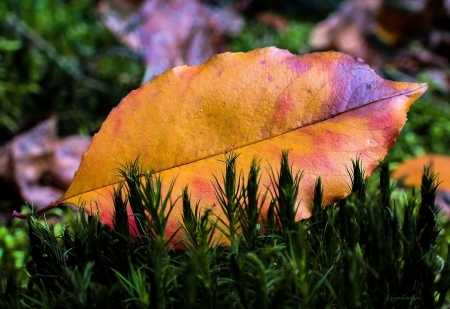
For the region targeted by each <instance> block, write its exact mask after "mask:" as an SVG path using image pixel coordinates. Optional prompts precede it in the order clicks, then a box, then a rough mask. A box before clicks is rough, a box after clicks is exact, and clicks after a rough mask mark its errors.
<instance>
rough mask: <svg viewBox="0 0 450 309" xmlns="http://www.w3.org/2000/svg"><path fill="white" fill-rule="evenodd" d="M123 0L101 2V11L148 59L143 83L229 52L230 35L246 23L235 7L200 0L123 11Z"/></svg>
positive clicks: (150, 0)
mask: <svg viewBox="0 0 450 309" xmlns="http://www.w3.org/2000/svg"><path fill="white" fill-rule="evenodd" d="M118 2H119V3H120V2H126V1H117V0H116V1H107V0H104V1H101V2H99V6H98V7H99V11H100V13H101V15H102V18H103V21H104V23H105V24H106V26H107V27H108V28H109V29H110V30H111V31H112V32H113V33H114V34H115V35H116V36H117V37H119V39H120V40H121V41H122V42H123V43H124V44H125V45H128V46H129V47H131V48H132V49H134V50H135V51H136V52H137V53H139V54H140V55H141V56H142V58H143V59H144V62H145V65H146V67H147V69H146V73H145V76H144V78H143V82H147V81H149V80H151V79H153V77H155V76H156V75H159V74H161V73H162V72H164V71H165V70H167V69H169V68H171V67H175V66H178V65H182V64H187V65H190V66H193V65H199V64H201V63H203V62H205V61H206V60H207V59H208V58H209V57H211V56H213V55H214V54H217V53H220V52H223V51H225V50H226V49H227V47H226V44H225V37H226V36H227V35H230V34H233V33H236V32H238V31H239V30H240V28H241V26H242V24H243V22H242V19H241V17H240V16H239V15H238V14H237V13H236V12H235V11H233V10H232V8H226V9H224V8H212V7H209V6H206V5H204V4H202V3H200V2H199V1H197V0H147V1H144V2H143V3H142V5H141V6H137V8H138V9H137V10H136V11H123V10H120V7H121V6H119V5H118V4H117V3H118Z"/></svg>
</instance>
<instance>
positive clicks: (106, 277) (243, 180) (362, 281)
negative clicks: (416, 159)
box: [0, 153, 450, 308]
mask: <svg viewBox="0 0 450 309" xmlns="http://www.w3.org/2000/svg"><path fill="white" fill-rule="evenodd" d="M236 157H237V156H236V155H235V154H231V155H228V156H227V157H226V158H225V170H224V174H223V177H222V179H218V178H216V182H215V186H216V193H217V196H218V200H219V202H220V204H221V205H220V207H223V208H224V210H225V211H224V213H225V214H226V216H227V219H228V220H227V221H226V222H228V223H227V224H225V221H221V219H220V218H217V217H215V216H214V215H212V214H211V212H209V211H202V208H201V201H196V202H195V204H192V202H191V200H190V196H189V189H188V188H185V189H184V190H183V192H181V196H180V198H181V199H182V203H183V215H182V218H183V219H182V220H183V222H180V223H179V224H180V229H179V230H178V231H177V232H176V233H180V232H183V233H184V235H186V237H185V238H184V239H183V241H184V246H185V247H186V248H187V250H177V249H175V248H174V247H168V246H167V244H168V242H169V239H170V236H172V235H169V239H167V237H166V235H165V233H164V232H165V223H166V222H167V214H168V213H169V212H170V209H171V207H172V205H173V201H170V199H168V198H167V197H168V196H169V195H170V192H169V194H167V195H166V196H164V195H162V194H161V186H160V181H161V180H160V178H158V176H155V175H154V174H152V173H151V172H146V171H144V170H142V169H141V167H140V166H139V163H138V161H135V162H134V163H132V164H129V165H128V166H126V167H125V169H124V170H123V171H122V173H123V176H124V177H125V179H126V183H127V186H123V185H122V186H119V188H118V189H117V191H116V193H115V219H114V227H115V229H114V230H113V229H111V228H109V227H107V226H104V225H102V224H100V223H99V221H98V218H97V217H96V216H90V217H86V216H85V214H84V212H83V211H81V213H80V215H79V217H78V219H77V220H76V221H75V222H74V224H73V225H72V226H66V227H65V228H64V229H63V231H62V232H61V233H59V236H55V233H54V232H53V227H52V226H50V225H47V224H43V223H42V222H40V221H38V220H37V219H36V217H35V215H34V214H32V213H31V214H29V215H28V226H29V233H28V235H29V236H28V237H29V240H30V247H31V256H32V261H31V262H30V263H29V264H28V265H27V270H28V272H29V275H30V278H29V279H28V280H27V281H26V282H19V281H17V280H15V276H14V274H9V275H8V276H6V277H5V278H4V279H3V281H2V285H1V288H2V289H1V290H0V292H1V294H0V295H1V297H0V306H1V307H2V308H8V307H11V308H84V307H102V308H148V307H151V308H326V307H339V308H393V307H395V308H438V307H440V306H441V305H443V304H444V303H445V301H446V299H445V297H446V294H447V292H448V290H449V289H450V285H449V283H448V282H449V278H450V268H449V257H448V256H447V257H445V256H444V257H441V256H439V255H438V252H439V250H440V249H441V246H445V245H446V244H445V243H439V242H437V236H438V233H439V227H438V224H437V212H436V210H435V209H434V206H433V205H434V197H435V193H436V183H435V176H433V175H432V174H430V171H429V170H428V169H427V170H425V172H424V178H423V181H422V188H421V191H420V192H421V194H420V196H419V195H416V194H412V195H410V196H408V198H407V199H406V200H405V199H401V198H394V197H393V196H392V190H393V187H392V185H391V183H390V181H389V165H388V164H387V163H382V164H381V166H380V172H379V184H378V190H375V191H373V192H372V191H370V190H368V189H367V185H366V182H365V181H364V179H363V175H364V172H363V170H362V167H361V164H360V162H359V161H358V160H356V161H355V162H353V165H352V168H351V170H349V174H350V179H351V188H352V192H353V193H352V194H351V195H350V196H349V197H347V198H346V199H344V200H342V201H340V202H338V203H335V204H334V205H331V206H328V207H323V205H322V196H323V189H322V185H321V180H320V178H319V179H318V180H317V183H316V187H315V191H314V201H313V205H312V207H313V208H314V212H313V216H311V217H310V218H309V219H307V220H303V221H300V222H298V221H296V220H295V209H296V203H295V198H294V197H295V194H296V192H298V190H301V174H292V169H291V167H290V165H289V161H288V157H289V155H288V153H283V155H282V161H281V165H280V168H279V169H278V171H272V179H273V181H274V185H275V186H274V188H275V192H269V194H264V192H265V191H266V189H265V188H261V187H260V186H259V181H258V180H259V176H258V175H259V167H258V163H257V162H256V161H254V162H253V163H252V166H251V168H250V172H249V174H248V175H247V176H246V177H245V175H242V173H238V172H237V171H236V170H235V164H234V161H235V160H236ZM169 191H170V190H169ZM269 197H270V199H271V205H272V207H271V210H270V211H269V214H268V215H267V217H266V219H263V218H262V217H261V213H260V209H261V205H262V203H263V201H264V199H268V198H269ZM127 202H130V205H131V209H132V211H133V214H132V215H128V214H127V212H126V205H127ZM133 204H134V206H133ZM146 214H150V216H147V215H146ZM130 219H134V221H135V222H136V226H137V229H136V230H133V229H130V225H129V222H130ZM220 231H222V232H223V233H224V235H225V237H226V238H227V239H228V241H229V244H230V245H229V246H222V247H221V246H219V245H218V244H217V243H214V242H213V241H212V239H213V238H212V235H213V233H216V232H220ZM133 235H134V236H133ZM172 237H173V236H172ZM447 302H448V299H447Z"/></svg>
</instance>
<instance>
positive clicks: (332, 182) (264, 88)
mask: <svg viewBox="0 0 450 309" xmlns="http://www.w3.org/2000/svg"><path fill="white" fill-rule="evenodd" d="M426 89H427V86H426V84H413V83H399V82H393V81H387V80H383V79H382V78H380V77H379V76H377V75H376V74H375V72H374V71H373V70H372V69H370V67H369V66H368V65H366V64H365V63H364V62H363V61H362V60H361V59H358V58H354V57H351V56H348V55H344V54H341V53H337V52H326V53H313V54H308V55H303V56H297V55H292V54H290V53H289V52H288V51H285V50H280V49H277V48H274V47H269V48H263V49H258V50H254V51H251V52H248V53H224V54H220V55H216V56H214V57H212V58H211V59H210V60H209V61H208V62H206V63H205V64H203V65H200V66H197V67H187V66H180V67H176V68H174V69H171V70H168V71H166V72H165V73H163V74H161V75H159V76H157V77H156V78H155V79H154V80H152V81H151V82H149V83H147V84H144V85H142V86H141V87H140V88H139V89H137V90H135V91H132V92H131V93H130V94H129V95H128V96H127V97H125V98H124V99H123V100H122V102H121V103H120V104H119V105H118V106H117V107H116V108H114V109H113V110H112V111H111V113H110V115H109V116H108V118H107V119H106V120H105V122H104V123H103V125H102V127H101V129H100V131H99V132H98V133H97V134H96V135H95V136H94V138H93V142H92V144H91V146H90V148H89V150H88V151H87V152H86V153H85V154H84V156H83V159H82V162H81V165H80V168H79V169H78V171H77V173H76V174H75V179H74V181H73V182H72V184H71V186H70V188H69V189H68V190H67V192H66V193H65V194H64V195H63V196H62V197H61V198H60V199H59V200H58V201H56V202H55V205H57V204H61V203H72V204H75V205H78V204H79V203H80V202H85V203H86V205H88V209H89V205H92V206H91V207H94V205H96V206H95V209H93V211H97V210H98V211H99V212H100V220H101V222H103V223H105V224H108V225H109V226H112V218H113V211H114V210H113V209H114V208H113V202H112V195H113V185H116V184H117V183H118V182H120V181H122V180H123V179H122V178H121V177H120V176H119V173H118V172H117V170H115V169H117V168H118V167H120V164H122V165H124V164H126V163H127V162H131V161H134V160H135V159H136V157H137V156H138V155H139V157H140V162H141V164H142V166H143V167H145V168H148V169H150V168H153V169H155V170H157V171H160V174H161V176H162V178H163V186H164V187H163V190H167V188H168V186H169V183H170V182H171V181H172V180H173V179H174V178H175V177H176V183H175V187H174V189H173V193H172V194H173V195H174V196H173V198H172V200H175V199H176V197H178V196H180V195H181V193H182V188H183V187H185V186H186V185H189V189H190V193H191V197H192V201H197V200H201V206H202V207H205V208H211V209H212V211H213V212H214V213H215V214H217V215H219V216H220V214H221V209H220V207H218V206H217V207H215V205H218V202H217V200H216V197H215V194H214V188H213V185H212V182H211V180H213V179H214V178H213V175H216V176H218V177H220V175H221V168H222V167H223V166H222V164H221V163H220V162H219V161H221V160H223V158H224V157H223V153H224V152H227V151H230V150H234V151H235V152H236V153H239V154H240V156H239V157H238V159H237V161H236V164H237V170H238V171H239V170H241V169H242V170H243V172H244V175H247V173H248V169H249V167H250V163H251V161H252V159H253V158H254V157H256V158H260V159H261V171H262V175H261V188H265V187H266V186H267V187H269V188H270V187H271V182H270V177H269V173H268V172H267V168H268V167H269V165H270V166H272V167H274V168H275V167H277V166H279V162H280V156H281V152H282V150H288V151H289V160H290V162H291V163H292V164H293V166H294V170H302V171H303V178H302V180H301V182H300V192H299V195H298V199H297V200H298V203H299V208H298V209H299V210H298V213H297V218H298V219H302V218H308V217H309V216H310V215H311V211H310V205H311V201H312V197H313V190H314V184H315V181H316V179H317V177H319V176H321V177H322V183H323V187H324V192H325V195H324V197H323V201H324V203H325V204H327V205H328V204H331V203H333V202H334V201H337V200H339V199H342V198H344V197H345V196H346V195H348V194H349V193H350V189H349V176H348V173H347V170H346V167H347V166H349V164H351V160H352V159H355V158H356V157H360V158H361V161H362V162H363V164H364V166H365V170H366V176H368V175H369V174H370V173H371V172H372V171H373V170H374V169H375V167H376V166H377V165H378V163H379V160H380V159H382V158H383V157H384V156H385V155H386V154H387V151H388V149H389V148H390V147H391V146H392V145H393V143H394V142H395V140H396V138H397V136H398V134H399V132H400V130H401V128H402V127H403V125H404V123H405V121H406V113H407V111H408V109H409V107H410V105H411V104H412V103H413V102H414V101H416V100H417V99H418V98H419V97H420V96H421V95H422V94H423V93H424V92H425V90H426ZM261 190H262V189H261ZM175 207H176V208H175V210H174V211H173V212H172V214H171V218H170V220H169V221H170V222H169V226H168V227H167V231H166V232H167V234H168V235H171V232H173V231H174V230H175V229H176V228H178V226H179V223H180V222H182V218H181V213H182V205H181V201H178V202H177V204H176V206H175ZM266 211H267V207H266V208H265V209H263V213H265V212H266ZM180 237H182V235H180V236H179V237H178V238H174V240H173V241H177V240H178V239H180Z"/></svg>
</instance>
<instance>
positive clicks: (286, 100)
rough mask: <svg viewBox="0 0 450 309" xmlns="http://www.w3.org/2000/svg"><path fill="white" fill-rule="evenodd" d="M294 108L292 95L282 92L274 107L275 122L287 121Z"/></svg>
mask: <svg viewBox="0 0 450 309" xmlns="http://www.w3.org/2000/svg"><path fill="white" fill-rule="evenodd" d="M293 108H294V102H293V100H292V94H291V92H289V91H285V92H283V93H282V94H281V95H280V97H279V98H278V100H277V103H276V105H275V114H274V120H275V121H277V122H280V121H284V120H286V119H288V117H289V116H290V114H291V113H292V109H293Z"/></svg>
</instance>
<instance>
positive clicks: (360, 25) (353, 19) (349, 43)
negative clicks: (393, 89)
mask: <svg viewBox="0 0 450 309" xmlns="http://www.w3.org/2000/svg"><path fill="white" fill-rule="evenodd" d="M379 5H380V0H356V1H354V0H352V1H346V2H344V3H343V4H342V6H341V7H340V9H339V10H338V11H336V12H335V13H333V14H331V15H330V16H329V17H328V18H327V19H326V20H325V21H323V22H321V23H319V24H317V26H316V27H315V28H314V30H313V32H312V33H311V37H310V44H311V46H312V47H313V48H315V49H317V50H338V51H342V52H344V53H348V54H350V55H352V56H355V57H359V58H361V59H363V60H364V61H366V62H367V63H368V64H369V65H370V66H372V67H374V68H378V67H380V65H381V64H382V59H381V57H380V55H379V54H378V53H377V52H376V49H375V46H374V43H373V42H372V41H371V40H368V39H367V37H368V36H369V35H370V33H371V32H372V31H373V28H374V19H373V17H374V15H375V12H376V10H377V9H378V7H379Z"/></svg>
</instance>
